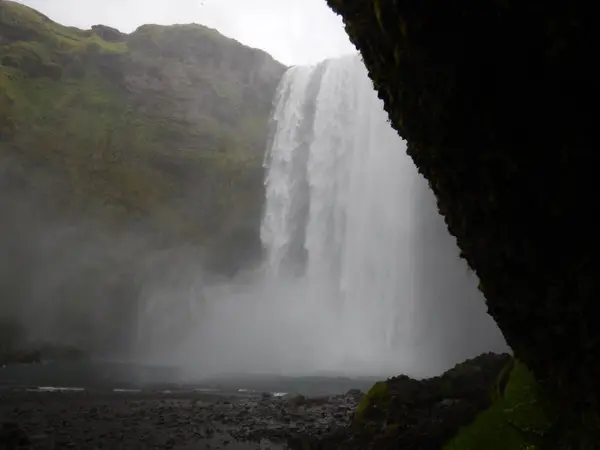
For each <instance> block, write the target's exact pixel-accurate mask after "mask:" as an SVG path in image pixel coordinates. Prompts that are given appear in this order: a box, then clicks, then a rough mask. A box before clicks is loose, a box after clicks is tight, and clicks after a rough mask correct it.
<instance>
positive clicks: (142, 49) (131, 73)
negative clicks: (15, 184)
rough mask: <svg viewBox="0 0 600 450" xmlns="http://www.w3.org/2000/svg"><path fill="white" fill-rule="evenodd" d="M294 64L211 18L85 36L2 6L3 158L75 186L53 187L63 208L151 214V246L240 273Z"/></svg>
mask: <svg viewBox="0 0 600 450" xmlns="http://www.w3.org/2000/svg"><path fill="white" fill-rule="evenodd" d="M285 69H286V68H285V67H284V66H283V65H282V64H280V63H278V62H277V61H275V60H273V59H272V58H271V57H270V56H269V55H267V54H266V53H264V52H262V51H259V50H256V49H253V48H249V47H245V46H243V45H241V44H240V43H239V42H237V41H234V40H233V39H229V38H227V37H225V36H223V35H221V34H219V33H218V32H217V31H215V30H212V29H210V28H207V27H203V26H200V25H176V26H158V25H144V26H141V27H140V28H139V29H137V30H136V31H135V32H133V33H131V34H125V33H121V32H119V31H118V30H116V29H113V28H110V27H107V26H103V25H95V26H93V27H92V29H91V30H81V29H77V28H73V27H66V26H63V25H60V24H58V23H56V22H53V21H52V20H50V19H49V18H48V17H46V16H44V15H42V14H40V13H38V12H37V11H35V10H33V9H31V8H29V7H27V6H25V5H22V4H20V3H16V2H11V1H4V0H2V1H0V158H1V159H2V160H4V159H10V160H11V161H16V162H15V165H16V166H18V167H20V166H26V167H30V166H33V167H36V168H39V169H40V170H39V171H40V172H41V173H43V174H49V176H51V177H52V178H53V179H56V180H57V181H56V183H55V184H56V185H60V186H63V185H64V186H66V188H65V189H62V190H61V191H60V192H56V193H54V192H53V193H52V195H51V197H52V198H53V199H55V200H56V204H57V205H60V207H59V206H56V208H54V209H55V211H58V210H59V209H60V211H59V212H57V214H58V215H61V214H62V215H63V217H65V216H68V217H69V218H71V217H75V218H78V217H84V218H85V217H89V216H90V215H92V214H93V215H94V216H97V217H98V218H99V219H102V221H103V223H104V222H107V223H108V224H109V226H111V227H112V226H117V227H123V226H125V225H128V224H131V223H133V224H134V225H136V224H138V223H139V222H142V221H143V222H144V224H148V226H147V228H149V229H152V230H154V232H155V234H156V235H158V237H156V239H155V237H154V236H153V237H152V240H158V241H160V242H163V239H164V241H168V242H169V243H175V244H177V243H178V242H179V243H180V242H182V241H185V242H189V243H192V244H194V245H198V246H200V247H202V248H203V249H204V250H205V254H206V259H207V260H208V265H209V266H210V267H208V268H209V269H212V270H216V271H219V272H224V273H227V274H230V273H234V272H235V271H236V270H237V269H239V268H240V267H243V266H244V265H246V264H248V263H251V262H253V261H256V260H257V259H259V258H260V256H261V250H262V249H261V243H260V238H259V228H260V215H261V211H262V208H261V205H262V202H263V198H264V173H263V167H262V162H263V154H264V149H265V146H266V143H267V138H268V123H269V116H270V109H271V102H272V98H273V96H274V93H275V90H276V87H277V84H278V82H279V79H280V78H281V76H282V75H283V73H284V71H285ZM19 182H20V184H22V185H25V186H26V187H27V189H28V190H29V191H37V190H39V185H40V184H41V183H40V182H37V181H36V180H35V179H34V177H33V176H31V175H30V174H27V175H24V176H23V179H22V180H20V181H19ZM27 189H20V191H19V192H18V194H19V195H23V192H22V191H25V190H27ZM4 194H6V195H8V194H10V192H4ZM0 202H1V199H0Z"/></svg>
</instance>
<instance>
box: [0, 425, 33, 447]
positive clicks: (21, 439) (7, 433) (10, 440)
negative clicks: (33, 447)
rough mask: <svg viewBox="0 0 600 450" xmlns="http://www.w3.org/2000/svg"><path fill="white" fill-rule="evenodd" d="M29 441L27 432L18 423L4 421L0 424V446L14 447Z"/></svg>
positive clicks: (26, 443)
mask: <svg viewBox="0 0 600 450" xmlns="http://www.w3.org/2000/svg"><path fill="white" fill-rule="evenodd" d="M30 443H31V442H30V441H29V438H28V437H27V433H25V431H23V429H22V428H21V427H20V426H19V425H18V424H16V423H13V422H4V423H3V424H2V425H0V448H4V449H16V448H19V447H23V446H26V445H29V444H30Z"/></svg>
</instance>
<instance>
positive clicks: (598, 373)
mask: <svg viewBox="0 0 600 450" xmlns="http://www.w3.org/2000/svg"><path fill="white" fill-rule="evenodd" d="M328 3H329V5H330V6H331V7H332V8H333V9H334V10H335V11H337V12H338V13H340V14H341V15H342V16H343V18H344V22H345V24H346V30H347V32H348V34H349V35H350V37H351V39H352V41H353V42H354V43H355V44H356V46H357V47H358V49H359V50H360V52H361V53H362V55H363V58H364V61H365V64H366V66H367V68H368V70H369V73H370V76H371V78H372V80H373V84H374V86H375V88H376V89H377V90H378V92H379V96H380V98H381V99H383V102H384V104H385V108H386V110H387V112H388V113H389V116H390V119H391V123H392V125H393V126H394V127H395V128H396V129H397V130H398V131H399V133H400V134H401V135H402V136H403V137H404V138H406V139H407V141H408V153H409V155H410V156H411V157H412V158H413V160H414V162H415V164H416V165H417V167H418V169H419V171H420V172H421V173H422V174H423V175H424V176H425V177H426V178H427V180H429V184H430V186H431V188H432V189H433V191H434V193H435V195H436V197H437V199H438V206H439V210H440V212H441V213H442V214H443V216H444V217H445V220H446V223H447V225H448V229H449V230H450V232H451V233H452V235H454V236H455V237H456V238H457V242H458V245H459V247H460V249H461V251H462V256H463V257H464V258H466V260H467V261H468V263H469V265H470V266H471V267H472V268H473V269H474V270H475V271H476V273H477V275H478V277H479V279H480V281H481V284H480V288H481V290H482V291H483V293H484V294H485V297H486V299H487V304H488V308H489V312H490V314H491V315H492V316H493V317H494V319H495V320H496V322H497V323H498V325H499V326H500V328H501V330H502V332H503V333H504V336H505V337H506V340H507V342H508V343H509V345H510V346H511V347H512V349H513V350H514V352H515V354H516V355H517V356H518V357H519V358H521V359H522V360H523V361H524V362H526V364H527V365H528V366H529V367H530V368H531V369H532V370H533V372H534V374H535V376H536V377H537V379H538V380H539V381H540V382H541V383H542V385H543V386H545V387H546V388H547V393H548V394H549V395H551V396H552V397H554V399H555V400H556V402H558V404H560V405H562V408H561V409H562V410H563V411H565V412H568V413H569V414H572V417H571V419H573V420H574V421H575V422H578V423H579V425H576V424H574V423H572V420H571V419H568V420H567V419H566V418H565V421H563V423H567V422H569V423H570V425H568V426H569V427H578V426H580V425H581V426H584V427H585V428H588V431H590V432H591V433H592V434H594V432H597V433H600V426H598V423H600V420H599V419H598V410H599V408H600V383H598V381H597V380H598V378H599V377H600V327H598V319H597V318H598V315H597V313H596V312H595V311H596V309H597V303H598V298H599V294H600V282H599V281H598V278H597V274H598V273H599V272H600V267H599V266H600V262H599V261H600V260H599V259H598V258H597V257H596V253H597V252H598V245H597V244H598V231H597V227H596V218H595V217H596V216H597V211H598V209H599V205H600V204H599V203H598V201H597V199H596V198H595V195H596V189H595V181H594V180H595V179H596V178H597V174H596V168H597V163H596V153H597V152H596V147H597V132H596V124H595V119H593V117H594V114H593V113H592V111H594V110H595V109H596V105H597V96H596V94H595V92H596V89H595V88H596V84H597V70H596V69H595V66H596V64H595V57H594V55H596V54H597V53H598V42H600V40H599V39H598V31H597V30H598V28H597V27H596V25H595V24H594V23H593V18H594V13H593V11H592V9H591V4H590V3H585V2H582V1H575V2H570V3H553V2H518V1H512V0H506V1H484V2H480V1H471V0H459V1H453V2H448V1H443V0H370V1H362V0H328ZM584 411H592V412H591V413H584ZM588 414H591V417H588ZM584 417H585V419H584ZM584 422H585V423H584ZM590 428H591V429H593V430H594V431H592V430H591V429H590ZM596 437H597V436H596Z"/></svg>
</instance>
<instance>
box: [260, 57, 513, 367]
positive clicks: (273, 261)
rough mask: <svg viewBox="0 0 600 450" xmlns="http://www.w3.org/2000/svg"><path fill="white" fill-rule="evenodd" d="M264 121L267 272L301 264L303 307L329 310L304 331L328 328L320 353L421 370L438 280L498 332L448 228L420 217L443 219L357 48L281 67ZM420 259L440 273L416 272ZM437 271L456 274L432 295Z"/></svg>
mask: <svg viewBox="0 0 600 450" xmlns="http://www.w3.org/2000/svg"><path fill="white" fill-rule="evenodd" d="M273 119H274V122H275V131H274V136H273V139H272V143H271V147H270V149H269V151H268V154H267V158H266V160H265V165H266V169H267V173H268V174H267V178H266V206H265V213H264V219H263V223H262V229H261V237H262V240H263V244H264V246H265V248H266V250H267V261H266V266H267V267H266V269H267V270H266V273H267V274H268V275H267V276H271V277H276V276H280V275H281V274H282V273H289V272H290V270H289V267H290V266H293V267H296V266H298V265H300V266H301V267H302V271H301V272H300V273H298V271H297V270H295V272H294V273H296V274H297V275H296V276H297V278H296V280H297V282H298V283H300V284H302V285H303V286H304V292H305V293H306V298H305V299H303V302H305V304H304V309H307V310H310V311H312V314H313V315H314V316H315V317H320V318H323V317H327V320H325V321H324V323H325V324H324V325H322V326H324V327H326V330H322V329H321V330H318V329H316V325H313V329H312V331H310V332H314V333H315V334H317V335H319V336H329V337H328V339H326V340H324V342H323V343H322V348H321V349H320V352H321V353H322V354H326V355H327V358H326V359H327V360H328V361H329V363H330V366H331V367H336V368H341V367H346V368H353V367H364V366H370V367H372V368H373V369H375V371H377V370H383V371H386V370H394V369H395V370H404V371H410V370H419V369H418V368H417V367H419V366H420V367H421V368H422V367H423V365H424V364H423V360H424V359H426V355H424V353H423V352H424V348H425V347H424V346H423V345H422V341H423V334H427V331H426V330H422V329H420V327H422V326H424V325H426V324H428V325H431V321H430V320H428V318H427V317H425V316H426V315H427V314H430V313H431V310H432V309H431V308H432V306H431V302H432V301H440V302H443V301H444V300H443V299H442V300H440V299H439V298H438V297H439V295H440V293H441V292H442V291H443V290H444V288H445V287H447V286H454V288H455V289H454V290H455V291H457V292H445V293H444V295H447V297H448V299H450V300H451V299H452V298H453V296H454V297H455V296H463V297H464V298H461V299H459V300H457V304H456V307H457V309H459V310H464V307H465V305H466V303H465V302H467V303H468V302H471V300H474V301H473V302H472V303H469V305H468V308H469V310H470V311H471V312H472V311H475V314H472V315H471V317H469V318H468V319H467V320H472V319H473V318H476V319H477V320H479V321H480V322H482V323H485V327H486V328H488V329H489V331H484V333H487V334H488V335H493V336H494V337H493V338H492V341H495V342H500V343H501V342H502V338H501V337H499V333H498V332H497V329H496V327H495V325H494V324H493V322H492V321H491V320H490V318H489V317H488V316H487V315H486V314H485V310H484V303H483V301H482V299H481V298H480V297H479V296H478V293H477V291H476V288H475V280H474V277H473V276H472V275H470V274H469V273H467V271H466V267H465V266H464V263H463V262H461V261H460V260H459V259H458V251H457V249H456V245H455V244H452V242H451V238H450V236H449V234H448V232H447V231H446V230H445V227H439V229H438V228H436V227H433V228H436V229H435V230H434V229H432V228H431V227H423V223H422V222H423V220H424V217H427V218H428V219H427V220H433V221H434V222H435V223H436V224H438V223H439V224H442V225H443V222H442V218H441V217H440V216H439V215H438V214H437V212H435V204H434V202H433V195H432V194H431V193H430V192H429V190H428V186H427V185H426V183H425V182H424V180H423V179H422V178H421V177H420V176H419V175H418V173H417V170H416V168H415V166H414V164H413V162H412V160H411V159H410V158H409V157H408V156H407V155H406V144H405V142H404V141H403V140H402V139H401V138H400V137H399V136H398V134H397V133H396V131H395V130H393V128H392V127H391V126H390V124H389V123H388V118H387V113H386V112H385V111H384V109H383V104H382V102H381V100H380V99H379V98H378V97H377V95H376V92H375V91H374V89H373V86H372V83H371V80H370V79H369V77H368V75H367V71H366V69H365V67H364V64H363V62H362V60H361V59H360V57H359V56H357V55H350V56H346V57H342V58H337V59H332V60H328V61H325V62H323V63H321V64H319V65H317V66H314V67H295V68H292V69H290V70H289V71H288V72H287V73H286V74H285V76H284V78H283V80H282V82H281V83H280V87H279V91H278V95H277V99H276V103H275V113H274V117H273ZM423 193H425V197H427V198H425V197H424V195H423ZM417 202H422V206H420V204H417ZM302 211H304V212H303V213H301V212H302ZM430 212H433V214H430ZM423 230H429V231H423ZM428 232H429V233H432V236H434V235H439V234H440V233H442V235H443V238H442V241H443V242H442V244H440V245H439V247H440V248H439V250H438V252H437V254H436V252H435V251H434V252H433V256H432V254H431V252H429V253H428V254H427V256H425V257H424V256H423V255H425V254H426V253H427V252H426V251H425V248H424V247H423V246H427V245H428V243H427V242H425V240H426V239H428V236H427V233H428ZM430 237H431V236H430ZM424 238H425V239H424ZM434 240H436V239H434ZM447 242H448V243H450V246H447V245H446V243H447ZM436 245H437V244H436ZM298 249H301V250H302V251H299V250H298ZM424 258H425V263H423V261H424ZM427 258H430V259H432V260H436V261H437V260H439V261H444V264H445V265H444V264H440V263H429V262H428V261H427ZM446 263H447V264H446ZM436 264H437V265H436ZM429 266H431V267H432V268H438V269H442V270H444V271H445V273H444V274H424V273H423V272H424V271H426V270H427V268H428V267H429ZM434 266H435V267H434ZM451 266H453V267H451ZM457 269H458V270H457ZM437 275H440V276H441V277H442V278H444V276H445V277H446V278H447V279H456V278H458V279H460V280H461V282H460V283H458V284H456V283H454V284H452V282H447V283H445V284H444V283H443V282H442V283H440V285H439V287H440V289H438V291H437V292H434V293H432V292H431V290H428V288H427V287H425V288H423V287H422V285H423V280H424V279H426V278H428V277H431V276H433V277H436V276H437ZM465 280H466V281H465ZM459 285H460V286H459ZM465 285H466V288H465ZM426 296H427V297H428V298H424V297H426ZM281 301H284V302H285V299H281ZM427 311H429V312H427ZM440 311H445V308H443V307H442V308H440ZM433 314H435V312H434V313H433ZM459 320H460V319H459ZM448 325H449V326H450V327H452V326H454V327H460V326H461V325H460V323H459V322H458V321H457V322H455V323H449V324H448ZM434 326H436V324H434ZM435 334H436V333H435V332H432V335H435ZM437 334H439V333H437ZM440 336H441V334H440ZM486 344H489V339H488V340H486ZM502 345H503V344H501V345H500V346H502ZM443 346H444V343H441V342H440V343H437V344H436V345H435V347H436V348H443ZM474 347H476V346H473V349H474ZM496 347H498V346H496ZM485 350H490V348H489V347H488V348H482V351H485ZM438 353H443V351H442V352H438ZM465 353H467V354H468V353H469V350H466V351H465ZM469 356H471V355H469ZM419 361H420V362H419ZM425 365H427V364H426V363H425Z"/></svg>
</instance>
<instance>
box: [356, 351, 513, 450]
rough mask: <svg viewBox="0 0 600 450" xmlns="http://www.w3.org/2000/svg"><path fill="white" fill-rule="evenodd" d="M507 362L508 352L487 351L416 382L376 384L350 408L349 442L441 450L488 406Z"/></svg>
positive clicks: (402, 379) (401, 378)
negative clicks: (351, 423)
mask: <svg viewBox="0 0 600 450" xmlns="http://www.w3.org/2000/svg"><path fill="white" fill-rule="evenodd" d="M510 364H511V358H510V356H509V355H506V354H503V355H496V354H492V353H489V354H483V355H481V356H478V357H477V358H473V359H470V360H467V361H465V362H463V363H461V364H458V365H456V366H455V367H454V368H452V369H450V370H448V371H447V372H445V373H444V374H442V375H441V376H438V377H433V378H428V379H424V380H415V379H412V378H409V377H407V376H404V375H403V376H399V377H394V378H390V379H388V380H387V381H381V382H378V383H376V384H375V385H374V386H373V387H372V388H371V390H370V391H369V392H368V393H367V395H366V396H365V397H364V398H363V399H362V401H361V402H360V404H359V405H358V407H357V409H356V411H355V414H354V420H353V425H352V430H351V431H352V439H351V440H350V441H349V443H348V446H349V447H350V448H361V449H367V448H373V449H377V450H379V449H381V450H383V449H396V448H401V449H403V450H440V449H441V448H442V447H443V446H444V444H446V443H447V442H448V441H449V440H450V439H451V438H452V437H453V436H454V435H455V434H456V433H457V432H458V430H459V429H460V428H461V427H463V426H466V425H469V424H470V423H471V422H472V421H473V420H474V418H475V417H476V415H477V414H478V413H480V412H481V411H484V410H486V409H487V408H489V407H490V406H491V404H492V399H493V392H494V387H495V386H496V385H497V383H498V379H499V377H500V374H501V373H502V371H503V369H504V368H505V367H507V366H508V365H510ZM350 442H351V443H350ZM352 446H353V447H352Z"/></svg>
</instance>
